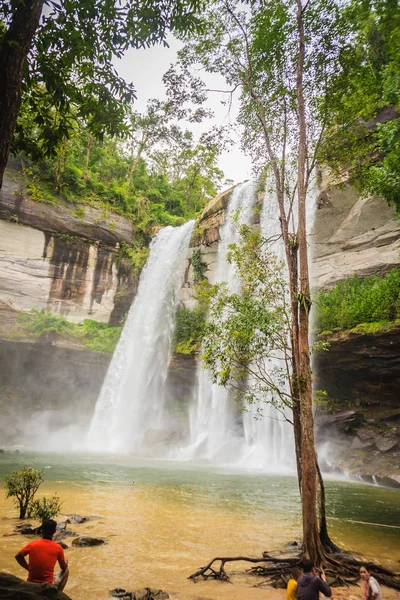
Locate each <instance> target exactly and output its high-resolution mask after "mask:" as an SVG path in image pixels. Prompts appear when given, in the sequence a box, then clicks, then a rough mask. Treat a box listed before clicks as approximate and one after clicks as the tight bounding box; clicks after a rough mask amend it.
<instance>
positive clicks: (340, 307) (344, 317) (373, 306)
mask: <svg viewBox="0 0 400 600" xmlns="http://www.w3.org/2000/svg"><path fill="white" fill-rule="evenodd" d="M314 306H315V310H316V328H317V330H318V331H324V330H329V331H332V330H333V329H335V328H337V327H339V328H340V329H352V328H353V327H356V326H357V325H360V324H361V323H377V322H388V321H396V320H397V319H399V318H400V269H392V270H391V271H389V272H388V273H387V274H386V275H385V276H384V277H379V276H378V275H373V276H371V277H364V278H361V277H358V276H357V275H355V276H354V277H351V278H349V279H345V280H344V281H341V282H340V283H338V284H337V285H336V286H335V287H334V288H333V289H332V290H329V291H320V292H318V293H317V294H316V296H315V298H314Z"/></svg>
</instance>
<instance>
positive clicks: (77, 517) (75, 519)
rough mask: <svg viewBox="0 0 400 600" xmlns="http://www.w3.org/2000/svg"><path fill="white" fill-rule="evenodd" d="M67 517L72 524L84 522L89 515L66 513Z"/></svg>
mask: <svg viewBox="0 0 400 600" xmlns="http://www.w3.org/2000/svg"><path fill="white" fill-rule="evenodd" d="M64 516H65V517H68V519H67V521H68V523H71V524H72V525H79V524H80V523H84V522H85V521H87V517H81V515H75V514H72V515H64Z"/></svg>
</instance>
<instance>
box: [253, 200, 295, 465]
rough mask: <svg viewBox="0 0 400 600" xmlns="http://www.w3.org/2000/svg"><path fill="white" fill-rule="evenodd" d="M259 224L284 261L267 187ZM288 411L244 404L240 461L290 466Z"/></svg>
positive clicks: (275, 205) (291, 444) (291, 446)
mask: <svg viewBox="0 0 400 600" xmlns="http://www.w3.org/2000/svg"><path fill="white" fill-rule="evenodd" d="M260 228H261V233H262V236H263V237H264V238H265V239H269V240H276V241H273V242H271V244H270V245H269V247H268V250H269V251H270V252H272V253H273V254H275V255H276V256H277V258H278V259H279V260H281V261H284V260H285V247H284V244H283V240H282V237H281V227H280V221H279V207H278V200H277V198H276V194H275V192H273V191H271V190H267V191H266V193H265V196H264V202H263V210H262V213H261V221H260ZM275 367H278V368H279V367H280V361H279V360H278V358H276V359H275V358H270V359H269V361H268V364H267V365H266V369H268V370H269V371H270V372H271V371H272V370H274V369H275ZM289 413H290V409H285V410H283V411H282V412H280V411H278V410H277V409H276V408H275V407H274V406H273V405H272V404H271V403H269V402H268V398H267V399H266V401H265V402H263V403H261V402H258V403H255V404H251V405H250V406H248V408H247V411H246V412H245V413H244V414H243V431H244V437H245V443H244V446H243V452H242V457H241V464H244V465H248V466H252V467H257V468H258V467H260V468H267V469H268V470H269V471H276V470H278V471H279V472H282V471H283V470H284V469H291V468H294V439H293V428H292V426H291V425H290V423H288V422H287V421H286V420H285V415H286V414H287V415H288V416H289V417H290V415H289ZM260 415H262V416H260Z"/></svg>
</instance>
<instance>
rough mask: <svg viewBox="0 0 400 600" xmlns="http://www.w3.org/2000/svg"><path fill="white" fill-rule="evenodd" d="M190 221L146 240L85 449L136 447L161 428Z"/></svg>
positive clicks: (139, 446) (164, 422) (114, 450)
mask: <svg viewBox="0 0 400 600" xmlns="http://www.w3.org/2000/svg"><path fill="white" fill-rule="evenodd" d="M193 225H194V222H193V221H191V222H189V223H186V224H185V225H182V226H181V227H179V228H172V227H166V228H165V229H162V230H161V231H160V232H159V233H158V235H157V237H156V238H155V239H154V240H153V242H152V245H151V249H150V257H149V260H148V261H147V264H146V266H145V268H144V269H143V273H142V275H141V278H140V284H139V289H138V293H137V296H136V299H135V301H134V302H133V304H132V306H131V308H130V311H129V314H128V318H127V321H126V323H125V326H124V329H123V331H122V334H121V338H120V340H119V343H118V346H117V348H116V350H115V352H114V355H113V358H112V361H111V364H110V367H109V369H108V373H107V376H106V379H105V381H104V384H103V387H102V390H101V393H100V396H99V398H98V400H97V404H96V407H95V412H94V415H93V419H92V422H91V425H90V429H89V432H88V435H87V440H86V441H87V447H88V449H90V450H91V451H95V452H131V451H138V450H140V448H141V445H142V441H143V436H144V434H145V432H146V430H149V429H157V428H163V427H164V426H166V423H167V420H168V417H167V415H166V414H165V409H164V383H165V380H166V377H167V371H168V364H169V361H170V352H171V338H172V332H173V327H174V316H175V310H176V294H177V292H178V290H179V288H180V287H181V285H182V282H183V277H184V271H185V267H186V260H185V258H186V252H187V249H188V247H189V242H190V237H191V234H192V230H193Z"/></svg>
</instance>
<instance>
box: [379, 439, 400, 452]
mask: <svg viewBox="0 0 400 600" xmlns="http://www.w3.org/2000/svg"><path fill="white" fill-rule="evenodd" d="M397 442H398V440H394V439H392V438H388V437H384V436H380V435H379V436H377V437H376V438H375V446H376V447H377V448H378V450H380V451H381V452H387V451H388V450H391V449H392V448H394V447H395V446H397Z"/></svg>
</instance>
